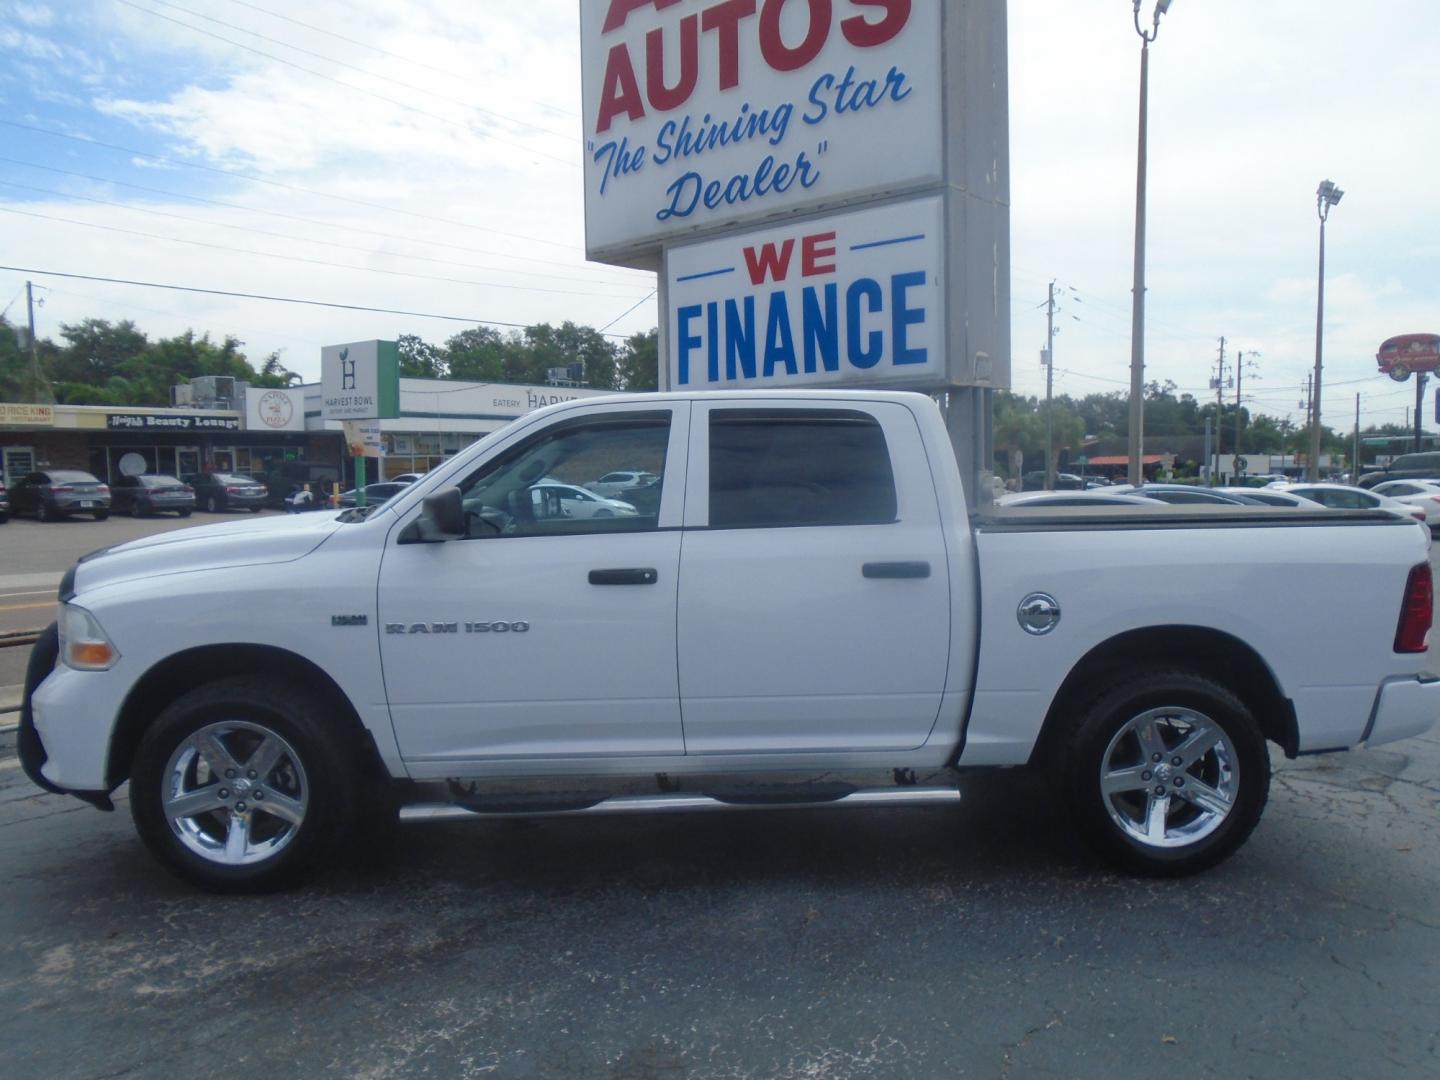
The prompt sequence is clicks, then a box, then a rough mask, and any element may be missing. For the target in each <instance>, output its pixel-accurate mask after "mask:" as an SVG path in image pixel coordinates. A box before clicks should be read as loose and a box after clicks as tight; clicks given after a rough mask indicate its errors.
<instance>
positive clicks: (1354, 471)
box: [1350, 394, 1360, 484]
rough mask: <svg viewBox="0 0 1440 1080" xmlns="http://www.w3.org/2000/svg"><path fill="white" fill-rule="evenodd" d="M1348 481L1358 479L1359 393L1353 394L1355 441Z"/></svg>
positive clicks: (1354, 481) (1355, 481) (1356, 480)
mask: <svg viewBox="0 0 1440 1080" xmlns="http://www.w3.org/2000/svg"><path fill="white" fill-rule="evenodd" d="M1350 459H1351V468H1350V483H1352V484H1354V483H1357V482H1359V480H1360V395H1359V394H1356V395H1355V443H1354V448H1353V450H1352V451H1351V454H1350Z"/></svg>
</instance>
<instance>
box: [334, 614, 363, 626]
mask: <svg viewBox="0 0 1440 1080" xmlns="http://www.w3.org/2000/svg"><path fill="white" fill-rule="evenodd" d="M369 622H370V616H368V615H331V616H330V625H331V626H365V625H366V624H368V623H369Z"/></svg>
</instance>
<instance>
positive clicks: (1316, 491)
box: [1265, 483, 1440, 525]
mask: <svg viewBox="0 0 1440 1080" xmlns="http://www.w3.org/2000/svg"><path fill="white" fill-rule="evenodd" d="M1265 490H1266V491H1276V490H1279V491H1288V492H1290V493H1291V494H1292V495H1299V496H1302V497H1303V498H1306V499H1310V500H1311V501H1313V502H1317V503H1319V504H1320V505H1322V506H1328V507H1329V508H1330V509H1332V510H1389V511H1390V512H1391V513H1394V514H1399V515H1401V516H1402V517H1412V518H1414V519H1415V520H1416V521H1418V522H1420V523H1421V524H1422V525H1428V524H1429V523H1430V516H1429V514H1427V513H1426V511H1425V508H1424V507H1423V506H1412V505H1411V504H1409V503H1403V502H1401V501H1400V500H1399V499H1392V498H1389V497H1388V496H1385V495H1381V494H1379V493H1378V492H1374V491H1367V490H1365V488H1360V487H1351V486H1350V485H1349V484H1324V483H1316V484H1283V485H1276V484H1272V485H1270V486H1269V487H1268V488H1266V489H1265ZM1437 511H1440V507H1437ZM1436 518H1437V520H1440V513H1437V514H1436Z"/></svg>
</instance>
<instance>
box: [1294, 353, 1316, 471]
mask: <svg viewBox="0 0 1440 1080" xmlns="http://www.w3.org/2000/svg"><path fill="white" fill-rule="evenodd" d="M1314 378H1315V375H1314V373H1313V372H1312V373H1311V374H1309V375H1306V376H1305V387H1304V394H1305V396H1304V397H1303V398H1302V399H1301V400H1300V403H1299V405H1300V408H1302V409H1304V410H1305V430H1306V432H1307V433H1308V432H1309V430H1310V422H1311V420H1312V419H1314V404H1315V403H1314V400H1313V399H1312V398H1311V396H1310V383H1311V380H1312V379H1314ZM1295 457H1296V459H1297V461H1296V464H1297V465H1298V464H1299V461H1298V459H1299V457H1300V450H1299V447H1298V446H1297V447H1296V450H1295ZM1305 471H1306V473H1307V474H1308V473H1309V471H1310V463H1309V462H1306V468H1305Z"/></svg>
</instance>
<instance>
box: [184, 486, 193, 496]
mask: <svg viewBox="0 0 1440 1080" xmlns="http://www.w3.org/2000/svg"><path fill="white" fill-rule="evenodd" d="M185 494H186V495H194V494H195V489H194V488H193V487H191V486H190V485H189V484H186V485H185Z"/></svg>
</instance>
